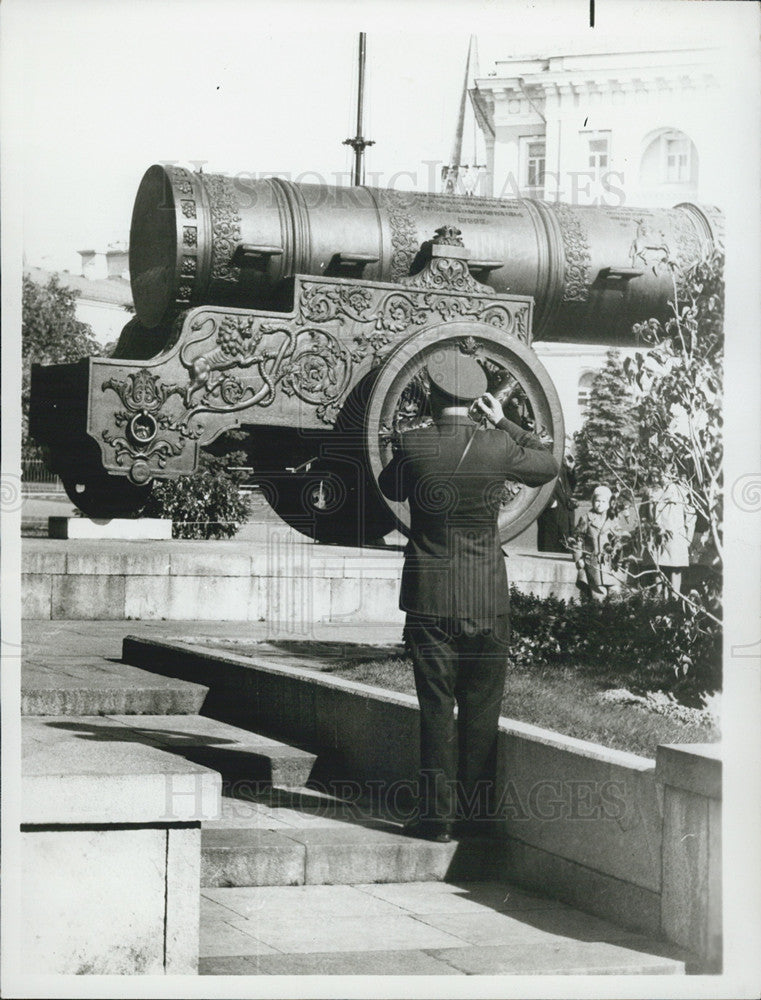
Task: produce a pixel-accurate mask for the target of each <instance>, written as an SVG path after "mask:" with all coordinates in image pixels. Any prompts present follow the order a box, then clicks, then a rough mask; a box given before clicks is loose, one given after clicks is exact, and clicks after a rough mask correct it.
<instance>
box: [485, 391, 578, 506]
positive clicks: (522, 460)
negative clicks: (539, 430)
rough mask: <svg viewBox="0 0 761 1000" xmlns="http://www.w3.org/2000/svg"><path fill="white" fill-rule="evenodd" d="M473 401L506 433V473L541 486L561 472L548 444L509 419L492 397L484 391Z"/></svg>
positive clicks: (531, 484)
mask: <svg viewBox="0 0 761 1000" xmlns="http://www.w3.org/2000/svg"><path fill="white" fill-rule="evenodd" d="M476 402H477V405H478V407H479V409H480V410H481V412H482V413H483V414H484V415H485V416H486V417H487V418H488V419H489V420H490V421H491V423H492V424H494V426H495V427H497V428H499V430H501V431H504V432H505V463H506V468H505V472H506V474H507V475H509V476H510V477H511V478H513V479H517V480H519V481H520V482H522V483H525V484H526V486H543V485H544V483H549V482H551V481H552V480H553V479H554V478H555V477H556V476H557V475H558V474H559V473H560V466H559V465H558V463H557V462H556V461H555V458H554V456H553V454H552V452H551V451H550V450H549V447H548V446H547V445H546V444H545V443H544V442H543V441H542V440H540V438H538V437H537V436H536V434H532V433H531V432H530V431H524V430H523V428H522V427H519V426H518V425H517V424H514V423H513V422H512V420H508V419H507V417H506V416H505V415H504V414H503V412H502V406H501V404H500V403H498V402H497V400H496V399H495V398H494V396H492V395H491V394H490V393H488V392H487V393H485V394H484V396H482V397H481V398H480V399H478V400H477V401H476Z"/></svg>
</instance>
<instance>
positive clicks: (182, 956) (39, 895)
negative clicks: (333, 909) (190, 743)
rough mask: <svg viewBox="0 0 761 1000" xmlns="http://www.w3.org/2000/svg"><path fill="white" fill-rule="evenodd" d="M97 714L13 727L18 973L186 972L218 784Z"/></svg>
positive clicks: (211, 775)
mask: <svg viewBox="0 0 761 1000" xmlns="http://www.w3.org/2000/svg"><path fill="white" fill-rule="evenodd" d="M120 732H121V733H127V732H128V730H127V729H126V728H125V727H122V726H118V725H116V724H115V723H113V722H112V721H110V720H107V719H104V718H103V717H101V716H91V717H66V718H57V719H56V718H44V719H42V718H26V719H24V721H23V725H22V741H23V742H22V746H23V755H24V760H23V767H22V802H23V812H22V826H21V830H22V851H21V863H22V877H23V906H22V943H21V956H20V969H21V970H34V971H35V973H41V974H64V975H66V974H69V975H87V974H92V975H148V974H167V975H170V974H193V973H196V972H197V962H198V928H199V906H200V900H199V886H200V865H201V827H200V824H201V820H202V819H211V818H215V817H216V816H217V815H218V810H219V795H220V790H221V779H220V777H219V775H218V774H217V773H216V772H214V771H210V770H209V769H207V768H205V767H201V766H199V765H196V764H190V763H188V762H186V761H185V760H182V759H181V758H178V757H176V756H174V755H172V754H169V753H166V752H165V751H162V750H160V749H158V748H157V747H156V746H151V745H145V744H144V743H142V742H134V741H133V742H130V741H129V740H122V739H120V738H119V736H120Z"/></svg>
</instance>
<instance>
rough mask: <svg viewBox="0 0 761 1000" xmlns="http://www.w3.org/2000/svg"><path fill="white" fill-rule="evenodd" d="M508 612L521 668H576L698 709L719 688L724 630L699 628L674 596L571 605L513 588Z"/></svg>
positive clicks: (627, 596) (644, 595)
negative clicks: (668, 695)
mask: <svg viewBox="0 0 761 1000" xmlns="http://www.w3.org/2000/svg"><path fill="white" fill-rule="evenodd" d="M510 605H511V618H512V628H513V639H512V658H513V660H514V662H515V663H516V664H517V665H519V666H529V667H530V666H546V665H549V666H552V665H557V666H561V665H562V666H572V667H574V668H575V669H578V670H579V671H581V672H584V673H592V674H595V675H596V676H597V677H599V678H600V679H601V680H610V681H613V682H614V683H615V685H616V687H622V686H626V687H629V688H630V689H631V690H635V691H640V692H643V693H644V692H646V691H652V690H661V691H669V692H672V693H673V694H674V695H675V696H676V697H678V698H679V699H680V700H681V701H683V702H685V703H687V704H695V705H699V704H700V701H701V696H702V695H703V694H704V693H705V692H710V693H713V692H715V691H717V690H719V688H720V686H721V629H720V626H718V625H713V624H712V623H710V622H709V623H708V625H707V627H706V625H705V623H704V624H703V626H702V627H700V628H696V627H695V624H694V623H693V622H691V621H689V620H688V617H687V616H685V613H684V607H683V604H682V603H681V602H680V601H679V600H678V598H676V597H663V596H661V595H659V594H656V593H652V592H636V593H631V594H625V595H621V596H617V595H615V596H614V595H611V596H610V597H608V598H607V599H606V600H604V601H602V602H597V601H582V602H576V601H570V602H568V603H566V602H565V601H561V600H558V599H557V598H553V597H547V598H540V597H535V596H534V595H530V594H529V595H527V594H522V593H520V592H519V591H517V590H516V589H515V587H512V588H511V594H510Z"/></svg>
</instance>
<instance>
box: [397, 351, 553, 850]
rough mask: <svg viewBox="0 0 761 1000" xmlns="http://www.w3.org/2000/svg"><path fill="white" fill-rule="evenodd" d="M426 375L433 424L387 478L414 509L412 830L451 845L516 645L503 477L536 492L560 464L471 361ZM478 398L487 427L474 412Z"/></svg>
mask: <svg viewBox="0 0 761 1000" xmlns="http://www.w3.org/2000/svg"><path fill="white" fill-rule="evenodd" d="M428 375H429V378H430V383H431V405H432V408H433V410H434V421H435V422H434V424H433V426H430V427H425V428H421V429H418V430H412V431H408V432H406V433H405V434H403V435H402V437H401V442H400V446H399V449H398V451H397V452H396V454H395V455H394V458H393V459H392V461H391V462H390V463H389V464H388V465H387V466H386V468H385V469H384V470H383V472H382V473H381V476H380V480H379V482H380V487H381V489H382V490H383V492H384V494H385V495H386V496H387V497H389V499H392V500H397V501H398V500H407V501H408V502H409V505H410V532H409V541H408V543H407V547H406V549H405V560H404V570H403V573H402V583H401V594H400V598H399V606H400V608H401V609H402V610H403V611H406V612H407V618H406V624H405V638H406V640H407V644H408V648H409V649H410V652H411V655H412V660H413V664H414V671H415V686H416V689H417V695H418V701H419V703H420V757H421V785H420V794H419V805H418V812H419V816H418V819H417V820H416V822H415V823H414V824H412V828H411V832H412V833H413V834H414V835H417V836H422V837H426V838H428V839H433V840H437V841H442V842H446V841H448V840H449V839H450V838H451V833H452V826H453V822H454V820H455V818H456V816H457V811H458V807H459V811H460V815H463V814H464V815H465V816H466V817H467V816H468V811H469V810H470V812H471V813H472V806H473V803H474V801H476V797H477V796H478V794H479V792H480V790H483V788H484V787H486V788H488V787H489V781H490V779H491V778H492V775H491V774H490V769H491V765H492V763H493V761H492V757H493V750H494V747H495V744H496V737H497V722H498V718H499V714H500V704H501V700H502V694H503V691H504V685H505V675H506V671H507V654H508V642H509V638H510V618H509V610H510V609H509V597H508V589H507V574H506V571H505V560H504V555H503V553H502V548H501V544H500V539H499V533H498V529H497V516H498V513H499V498H500V495H501V492H502V489H503V487H504V483H505V480H506V479H508V478H509V479H514V480H518V481H520V482H523V483H525V484H527V485H528V486H540V485H542V484H543V483H547V482H550V481H551V480H552V479H553V478H554V477H555V476H556V475H557V474H558V466H557V463H556V462H555V459H554V458H553V456H552V454H551V453H550V451H549V450H548V449H547V448H546V446H545V445H544V444H543V443H542V442H541V441H540V440H539V438H538V437H536V436H535V435H533V434H529V433H528V432H526V431H523V430H522V429H521V428H520V427H518V426H517V425H516V424H514V423H512V422H511V421H509V420H507V419H506V418H505V417H504V416H503V413H502V407H501V405H500V404H499V403H498V402H497V400H496V399H494V397H493V396H491V395H490V394H489V393H487V392H486V388H487V379H486V375H485V372H484V370H483V368H482V367H481V365H479V364H478V362H477V361H476V360H475V358H474V357H473V356H471V355H467V354H463V353H462V352H461V351H460V350H459V349H458V348H445V349H443V350H442V351H440V352H437V355H436V356H435V357H434V359H432V360H431V361H430V362H429V364H428ZM476 399H478V403H477V404H476V406H477V407H478V409H479V411H480V413H481V414H482V415H483V417H484V418H485V419H484V420H483V423H482V425H481V426H478V425H477V424H476V423H475V422H474V421H473V420H472V419H471V417H469V416H468V408H469V406H470V404H472V403H473V401H474V400H476ZM471 438H472V441H471V440H470V439H471ZM463 455H464V458H463ZM455 701H456V702H457V706H458V722H457V726H455V720H454V704H455Z"/></svg>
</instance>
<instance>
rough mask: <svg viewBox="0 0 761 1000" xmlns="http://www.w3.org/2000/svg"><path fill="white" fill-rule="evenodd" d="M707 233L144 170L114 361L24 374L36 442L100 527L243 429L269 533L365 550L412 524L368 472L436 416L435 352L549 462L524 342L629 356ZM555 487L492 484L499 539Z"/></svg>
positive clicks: (697, 227)
mask: <svg viewBox="0 0 761 1000" xmlns="http://www.w3.org/2000/svg"><path fill="white" fill-rule="evenodd" d="M720 221H721V220H720V216H719V214H718V213H717V212H716V210H709V209H701V208H698V207H697V206H694V205H688V204H685V205H680V206H678V207H677V208H674V209H667V210H656V211H652V210H648V209H634V208H628V207H627V208H598V207H576V206H570V205H565V204H562V203H545V202H536V201H529V200H524V201H504V200H498V199H482V198H470V199H467V198H457V197H451V196H444V195H429V194H420V193H403V192H398V191H390V190H375V189H371V188H365V187H351V188H349V187H344V188H342V187H329V186H326V185H318V184H314V185H308V184H301V185H297V184H292V183H289V182H287V181H284V180H282V179H279V178H270V179H253V178H251V177H250V176H245V175H243V176H239V177H238V178H235V179H232V178H228V177H223V176H219V175H213V174H203V173H195V172H191V171H190V170H187V169H185V168H182V167H176V166H153V167H151V168H150V169H149V170H148V171H147V173H146V174H145V176H144V178H143V181H142V183H141V185H140V188H139V191H138V194H137V198H136V201H135V207H134V211H133V217H132V228H131V233H130V272H131V279H132V288H133V295H134V301H135V309H136V316H135V318H134V319H133V320H132V321H130V323H128V324H127V326H126V327H125V329H124V331H123V333H122V336H121V338H120V340H119V343H118V345H117V348H116V350H115V352H114V354H113V355H112V356H111V357H108V358H89V359H84V360H83V361H81V362H79V363H77V364H74V365H55V366H49V367H40V366H35V368H34V369H33V372H32V409H31V415H30V419H31V429H32V433H33V434H34V435H35V437H36V438H37V439H38V440H39V441H41V442H42V443H43V444H45V445H47V447H48V449H49V454H50V462H51V465H52V467H53V469H54V471H56V472H57V473H58V474H59V475H60V476H61V478H62V479H63V482H64V486H65V487H66V489H67V492H68V494H69V496H70V497H71V499H72V500H73V501H74V503H76V504H77V505H78V506H79V507H80V508H81V509H82V510H83V511H84V512H85V513H86V514H88V515H90V516H93V517H109V516H115V515H117V514H124V513H127V512H130V511H134V510H136V509H138V508H139V506H140V505H142V504H143V503H144V502H145V500H146V498H147V495H148V493H149V492H150V488H151V485H150V484H151V482H152V481H153V480H155V479H161V478H171V477H177V476H180V475H184V474H187V473H189V472H191V471H193V469H194V468H195V467H196V465H197V462H198V455H199V449H200V448H201V447H203V446H206V445H209V444H211V443H212V442H213V441H214V440H215V439H216V438H218V437H219V436H220V435H222V434H223V433H225V432H227V431H230V430H231V429H235V428H246V429H247V430H248V431H249V441H250V448H249V450H250V453H251V455H252V460H253V464H254V468H255V474H256V476H257V478H258V480H259V482H260V483H261V485H262V487H263V489H264V492H265V495H266V497H267V499H268V500H269V502H270V503H271V504H272V506H273V507H274V508H275V510H276V511H277V512H278V513H279V514H280V515H281V516H282V517H283V518H284V519H286V520H287V521H289V522H290V523H292V524H294V525H295V526H296V527H298V528H299V529H300V530H302V531H304V532H305V533H307V534H310V535H312V536H313V537H316V538H318V539H322V540H334V541H343V542H354V543H358V544H359V543H362V542H366V541H368V540H370V539H374V538H378V537H381V536H382V535H384V534H385V533H387V532H388V531H389V530H390V529H391V528H393V527H394V525H399V526H401V527H402V528H404V526H405V522H406V510H405V509H404V507H403V506H400V505H394V504H389V503H388V502H387V501H386V500H384V498H383V497H382V496H381V495H380V493H379V491H378V488H377V485H376V478H377V475H378V473H379V471H380V469H381V468H382V467H383V465H384V464H385V462H386V461H387V460H388V458H389V457H390V454H391V449H392V448H393V443H394V439H395V437H396V436H397V435H398V434H399V433H400V431H402V430H403V429H404V428H405V427H408V426H412V425H415V424H419V423H420V422H421V421H424V420H426V419H429V418H430V417H429V412H428V389H427V376H426V365H427V363H428V361H429V360H430V357H431V355H432V354H433V353H435V352H436V351H437V350H440V349H441V346H442V345H443V344H451V343H455V344H457V345H458V346H459V349H460V350H463V351H466V352H469V353H471V354H473V355H475V356H476V357H477V358H478V359H479V361H480V363H481V364H482V365H483V366H484V368H485V369H486V370H487V374H488V375H489V376H490V378H492V379H493V380H494V381H495V382H496V381H500V380H501V383H502V385H503V386H504V385H507V392H506V402H505V406H506V411H507V412H508V414H509V415H511V416H512V417H513V418H514V419H517V420H520V421H523V422H524V423H528V424H530V425H531V426H533V427H534V428H535V429H537V430H538V431H539V432H540V433H542V434H544V435H546V437H547V438H548V439H551V440H552V442H553V447H554V450H555V454H556V457H557V458H560V457H561V455H562V452H563V446H564V433H563V418H562V412H561V407H560V403H559V400H558V397H557V393H556V391H555V389H554V386H553V385H552V382H551V380H550V379H549V377H548V375H547V373H546V371H545V369H544V368H543V366H542V365H541V363H540V362H539V360H538V358H537V357H536V355H535V354H534V352H533V351H532V349H531V342H532V337H534V338H544V339H555V340H575V341H583V340H588V341H595V340H602V341H604V342H615V341H620V342H626V340H627V338H628V337H630V330H631V326H632V324H633V323H634V322H636V321H638V320H642V319H645V318H648V317H650V316H665V315H666V313H667V309H668V302H669V299H670V298H673V289H674V279H673V275H674V265H676V266H678V267H682V268H683V267H685V266H687V265H689V264H690V263H691V262H692V261H694V260H697V259H698V258H699V257H700V255H701V254H702V253H703V252H705V250H706V249H707V248H708V247H709V246H710V245H711V244H712V243H713V242H714V241H715V240H716V239H717V236H718V234H717V227H718V225H720ZM434 234H436V235H435V236H434ZM506 373H507V374H506ZM551 491H552V484H549V485H547V486H544V487H541V488H537V489H530V488H527V487H523V486H520V485H518V484H515V483H506V484H505V491H504V496H503V498H502V510H501V514H500V531H501V534H502V537H503V539H504V540H508V539H509V538H511V537H514V536H515V535H516V534H518V533H519V532H520V531H522V530H523V529H524V528H525V527H526V526H527V525H528V524H530V523H531V521H532V520H533V519H534V518H535V517H536V516H537V514H538V513H539V512H540V511H541V510H542V508H543V507H544V505H545V504H546V502H547V499H548V497H549V494H550V493H551Z"/></svg>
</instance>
